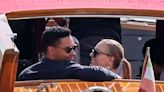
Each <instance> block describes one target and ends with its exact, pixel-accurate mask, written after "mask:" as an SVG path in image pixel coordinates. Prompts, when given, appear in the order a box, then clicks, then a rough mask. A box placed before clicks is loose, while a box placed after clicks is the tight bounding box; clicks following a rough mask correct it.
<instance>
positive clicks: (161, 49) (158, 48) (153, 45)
mask: <svg viewBox="0 0 164 92" xmlns="http://www.w3.org/2000/svg"><path fill="white" fill-rule="evenodd" d="M147 47H150V58H151V61H152V62H153V63H156V64H157V65H159V66H163V65H164V62H163V60H164V56H163V53H164V42H163V41H161V40H159V39H151V40H148V41H147V42H146V43H145V44H144V47H143V49H142V53H143V55H145V53H146V48H147Z"/></svg>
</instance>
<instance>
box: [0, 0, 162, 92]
mask: <svg viewBox="0 0 164 92" xmlns="http://www.w3.org/2000/svg"><path fill="white" fill-rule="evenodd" d="M59 1H60V0H59ZM47 4H48V3H47ZM77 7H78V6H76V7H74V8H65V7H64V8H59V7H58V8H56V7H55V8H54V7H50V8H46V9H38V10H37V9H32V10H30V9H29V10H28V9H26V8H25V9H24V10H15V11H14V10H8V11H7V12H4V11H1V12H0V24H1V25H4V26H2V27H0V30H2V31H4V32H2V33H0V35H2V36H0V91H2V90H3V92H138V90H139V87H140V82H141V79H140V77H141V75H140V74H141V67H142V65H143V61H144V57H143V55H142V48H143V45H144V43H145V42H146V41H148V40H149V39H153V38H156V39H160V40H162V41H164V31H163V29H164V26H163V25H164V17H163V16H164V10H162V9H161V10H157V9H152V8H150V9H144V8H143V9H130V8H125V9H124V8H110V7H108V8H105V7H103V8H101V7H102V6H101V7H98V8H94V7H91V8H90V7H88V6H84V7H78V8H77ZM1 13H4V14H1ZM48 18H53V19H55V21H57V22H58V23H59V22H61V20H60V19H66V21H64V22H65V23H66V24H67V23H68V24H69V22H70V19H72V18H79V19H85V18H90V19H97V18H103V19H109V18H116V19H119V20H120V25H121V32H120V37H121V40H120V42H121V44H122V45H123V47H124V49H125V57H126V58H127V59H128V61H130V63H131V65H132V79H119V80H113V81H104V82H88V81H81V80H76V79H69V80H65V79H61V80H31V81H17V76H18V74H19V73H20V72H21V71H22V70H23V69H25V68H26V67H28V66H30V65H31V64H34V63H36V62H38V61H40V59H41V57H42V53H41V52H42V51H41V40H40V38H41V35H42V32H43V31H44V30H45V27H46V25H47V26H51V25H55V24H53V23H52V24H51V21H50V24H47V19H48ZM62 23H63V21H62ZM61 25H62V24H61ZM67 26H68V27H70V25H67ZM6 30H9V32H8V31H6ZM72 33H73V32H72ZM73 34H74V33H73ZM79 53H80V52H78V55H79ZM79 58H80V59H81V57H80V55H79ZM79 58H78V59H79ZM77 62H78V63H81V62H80V61H79V60H77ZM155 83H156V85H155V87H156V92H163V91H164V82H163V81H160V80H156V81H155Z"/></svg>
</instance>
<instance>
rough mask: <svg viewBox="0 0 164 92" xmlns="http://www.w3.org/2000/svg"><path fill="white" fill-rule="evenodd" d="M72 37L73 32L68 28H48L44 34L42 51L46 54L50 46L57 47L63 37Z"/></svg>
mask: <svg viewBox="0 0 164 92" xmlns="http://www.w3.org/2000/svg"><path fill="white" fill-rule="evenodd" d="M69 35H71V31H70V29H68V28H64V27H59V26H54V27H50V28H46V30H45V31H44V32H43V34H42V39H41V41H42V51H43V52H45V51H46V50H47V47H48V46H55V45H57V44H58V43H59V40H60V39H61V38H63V37H67V36H69Z"/></svg>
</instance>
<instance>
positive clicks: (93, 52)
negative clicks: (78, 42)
mask: <svg viewBox="0 0 164 92" xmlns="http://www.w3.org/2000/svg"><path fill="white" fill-rule="evenodd" d="M91 53H92V56H93V57H96V56H97V55H98V54H104V55H107V56H111V55H110V54H107V53H104V52H101V51H98V50H97V49H95V48H94V49H92V52H91Z"/></svg>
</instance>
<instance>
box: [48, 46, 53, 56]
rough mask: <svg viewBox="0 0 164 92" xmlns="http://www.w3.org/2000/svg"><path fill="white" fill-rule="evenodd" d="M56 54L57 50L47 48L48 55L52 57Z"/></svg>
mask: <svg viewBox="0 0 164 92" xmlns="http://www.w3.org/2000/svg"><path fill="white" fill-rule="evenodd" d="M54 53H55V49H54V47H52V46H48V47H47V54H49V55H50V56H52V55H53V54H54Z"/></svg>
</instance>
